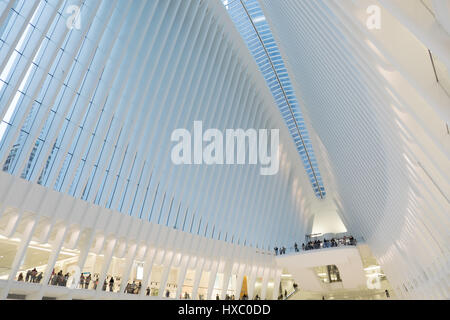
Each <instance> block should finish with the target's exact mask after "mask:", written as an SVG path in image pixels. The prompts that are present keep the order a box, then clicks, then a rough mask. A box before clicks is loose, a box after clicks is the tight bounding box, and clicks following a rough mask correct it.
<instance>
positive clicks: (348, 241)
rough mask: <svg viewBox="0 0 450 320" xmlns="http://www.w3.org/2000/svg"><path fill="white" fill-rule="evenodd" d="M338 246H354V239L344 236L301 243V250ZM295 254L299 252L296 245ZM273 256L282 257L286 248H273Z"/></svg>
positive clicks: (295, 244)
mask: <svg viewBox="0 0 450 320" xmlns="http://www.w3.org/2000/svg"><path fill="white" fill-rule="evenodd" d="M340 246H356V239H355V238H354V237H353V236H344V237H342V238H337V239H335V238H331V239H330V240H327V239H324V240H323V241H322V240H314V241H309V242H307V243H306V245H305V244H304V243H302V250H303V251H306V250H313V249H323V248H332V247H340ZM293 249H294V251H295V252H300V249H299V247H298V244H297V243H294V247H293ZM274 251H275V255H276V256H278V255H283V254H286V247H281V248H278V247H275V248H274Z"/></svg>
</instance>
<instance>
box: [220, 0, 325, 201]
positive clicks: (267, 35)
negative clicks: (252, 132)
mask: <svg viewBox="0 0 450 320" xmlns="http://www.w3.org/2000/svg"><path fill="white" fill-rule="evenodd" d="M223 4H224V6H225V8H226V9H227V10H228V13H229V15H230V17H231V19H232V20H233V22H234V24H235V25H236V28H237V29H238V31H239V33H240V34H241V36H242V37H243V39H244V41H245V42H246V44H247V47H248V48H249V50H250V52H251V54H252V55H253V57H254V58H255V60H256V63H257V65H258V67H259V69H260V71H261V73H262V74H263V76H264V79H265V80H266V82H267V85H268V86H269V89H270V91H271V92H272V95H273V97H274V99H275V102H276V103H277V105H278V108H279V109H280V112H281V115H282V117H283V119H284V120H285V122H286V125H287V127H288V129H289V132H290V134H291V135H292V138H293V139H294V143H295V145H296V147H297V151H298V153H299V154H300V157H301V159H302V162H303V166H304V167H305V170H306V173H307V175H308V178H309V180H310V182H311V184H312V186H313V190H314V193H315V195H316V196H317V197H318V198H321V199H323V198H325V196H326V192H325V188H324V186H323V181H322V176H321V175H320V172H319V168H318V165H317V160H316V157H315V155H314V151H313V147H312V144H311V140H310V136H309V134H308V131H307V129H306V125H305V121H304V118H303V116H302V112H301V110H300V107H299V103H298V100H297V98H296V96H295V93H294V90H293V87H292V83H291V81H290V79H289V75H288V72H287V69H286V67H285V65H284V62H283V59H282V57H281V53H280V51H279V49H278V46H277V45H276V42H275V39H274V38H273V35H272V33H271V31H270V28H269V25H268V23H267V21H266V18H265V16H264V13H263V11H262V9H261V7H260V5H259V3H258V1H257V0H224V1H223Z"/></svg>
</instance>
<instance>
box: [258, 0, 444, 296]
mask: <svg viewBox="0 0 450 320" xmlns="http://www.w3.org/2000/svg"><path fill="white" fill-rule="evenodd" d="M260 2H261V4H262V5H263V7H264V11H265V14H266V16H267V17H268V21H269V24H270V26H271V28H272V31H273V33H274V36H275V38H276V40H277V43H278V45H279V46H280V49H281V51H282V54H283V56H284V58H285V59H286V61H287V66H288V70H289V73H290V74H292V75H293V78H295V82H296V86H297V90H298V95H299V97H300V99H301V100H302V101H303V103H304V106H305V109H306V110H305V113H306V114H307V115H308V118H309V119H310V121H311V125H312V127H314V129H315V132H316V133H317V135H318V137H319V138H320V141H321V142H322V143H323V145H324V148H325V149H324V150H326V152H327V154H326V156H324V159H325V158H326V159H328V161H329V164H327V166H329V168H330V169H331V175H332V178H333V180H334V181H335V184H336V189H335V190H332V193H333V195H332V194H330V196H333V197H334V199H335V203H336V206H337V208H338V210H339V212H340V214H341V215H342V217H343V220H344V221H346V224H347V225H346V227H347V228H348V229H349V231H350V232H351V233H353V234H358V235H361V236H362V237H363V238H364V239H366V240H367V242H368V244H369V245H370V247H371V249H372V251H373V252H374V254H375V256H376V258H377V259H378V261H379V262H380V263H381V266H382V268H383V270H384V271H385V273H386V275H387V276H388V278H389V280H390V282H391V284H392V285H393V287H394V288H395V290H396V292H397V293H398V296H399V297H404V298H449V297H450V283H449V278H448V276H447V271H448V267H449V263H450V255H449V248H450V247H449V245H448V243H449V241H448V240H449V238H448V234H449V233H448V230H449V227H450V216H449V213H450V204H449V197H450V194H449V190H450V172H449V168H450V166H449V153H450V152H449V151H450V139H449V135H448V123H449V120H450V97H449V96H448V95H447V93H446V92H445V88H444V87H443V84H439V83H437V82H436V77H435V73H434V70H433V65H432V62H431V61H430V51H431V52H432V54H433V56H434V57H435V58H436V59H439V60H440V61H442V65H443V66H446V67H447V70H446V72H443V73H442V75H441V76H442V77H443V80H445V79H448V77H449V74H448V70H449V69H448V67H449V65H448V54H449V52H450V35H449V34H448V33H447V32H446V30H445V23H444V24H440V23H439V20H442V19H443V18H442V15H444V14H445V16H446V19H447V20H448V19H449V18H450V16H449V13H448V12H441V13H440V15H439V16H440V18H439V17H438V21H436V20H433V19H434V17H433V15H432V14H431V13H430V11H429V10H428V9H427V8H426V7H425V6H424V5H423V2H421V1H418V0H417V1H401V0H396V1H384V0H380V1H365V0H361V1H337V0H336V1H325V0H319V1H307V0H286V1H282V2H280V1H275V0H261V1H260ZM436 2H438V1H436ZM442 2H445V1H442ZM433 3H434V2H433ZM374 5H375V6H376V7H377V8H379V12H380V17H381V28H380V29H369V28H368V27H367V20H368V19H369V17H370V14H371V13H372V14H373V11H371V10H369V8H370V7H371V6H372V8H373V6H374ZM435 5H436V3H435ZM436 7H439V6H436ZM428 49H429V50H430V51H429V50H428ZM319 156H321V155H319Z"/></svg>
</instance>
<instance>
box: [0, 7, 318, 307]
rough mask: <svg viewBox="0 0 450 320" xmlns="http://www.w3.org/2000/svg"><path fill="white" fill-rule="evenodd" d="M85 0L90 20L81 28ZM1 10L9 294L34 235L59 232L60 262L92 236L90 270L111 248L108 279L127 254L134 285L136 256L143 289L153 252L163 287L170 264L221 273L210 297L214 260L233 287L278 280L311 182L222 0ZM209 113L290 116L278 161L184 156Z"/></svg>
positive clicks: (223, 118) (301, 224) (222, 124)
mask: <svg viewBox="0 0 450 320" xmlns="http://www.w3.org/2000/svg"><path fill="white" fill-rule="evenodd" d="M74 6H76V7H78V8H79V9H80V18H79V22H80V24H79V26H78V25H77V24H75V25H74V26H73V28H69V27H68V25H67V21H69V20H70V18H71V14H72V13H73V11H71V10H70V9H73V8H74ZM0 21H1V23H2V24H1V25H0V32H1V33H0V40H1V42H0V66H1V67H2V70H0V75H2V77H1V79H0V115H1V116H0V169H1V170H2V171H3V172H2V173H1V180H0V186H1V190H2V191H1V193H0V232H1V234H2V235H4V236H6V237H11V236H12V235H14V234H15V232H16V231H17V230H20V238H21V239H22V242H21V245H20V247H19V249H18V252H17V254H16V256H15V258H14V262H13V265H12V267H11V272H10V275H9V276H8V279H7V280H6V282H1V281H0V292H1V297H5V296H6V295H7V294H8V293H9V292H14V290H15V285H16V282H15V281H14V277H15V276H16V274H15V273H16V272H17V271H18V270H19V269H20V263H21V261H22V260H23V258H24V256H25V255H26V248H27V246H28V245H29V244H30V243H31V241H36V242H37V243H41V244H43V243H47V242H49V243H50V246H51V255H50V257H49V261H48V265H54V264H55V263H56V261H57V259H58V255H59V254H60V252H62V250H65V249H67V248H74V247H76V245H77V243H83V246H82V249H81V251H80V255H79V258H78V262H77V264H78V266H79V267H80V268H83V266H84V264H85V263H86V261H87V259H88V256H89V254H98V255H102V256H103V257H104V258H103V265H102V268H101V270H100V271H99V276H100V278H99V283H103V280H104V279H106V277H107V276H108V270H109V269H110V267H111V265H112V261H115V260H114V259H125V262H124V270H125V271H124V274H123V275H122V276H123V282H122V284H121V288H120V290H121V292H123V290H124V286H125V285H126V280H127V277H128V275H129V273H130V271H129V270H130V268H132V266H133V263H134V262H135V261H137V260H138V261H143V263H144V275H143V282H144V284H143V287H145V288H146V285H147V284H148V283H149V282H151V272H152V266H153V265H158V264H161V265H163V266H164V268H166V269H164V271H163V272H162V281H161V283H160V285H161V290H160V293H159V295H160V296H162V294H163V292H164V288H165V284H166V283H167V281H168V277H169V273H170V269H171V268H179V270H180V277H179V279H178V281H179V282H178V283H180V284H182V283H183V281H184V277H185V273H186V270H187V269H189V268H190V269H192V268H194V269H195V268H196V266H198V268H199V270H200V271H199V273H198V274H196V276H195V281H194V284H195V285H194V289H193V294H196V291H197V290H200V289H199V288H198V285H199V281H200V277H201V273H202V272H201V271H202V270H204V271H205V272H210V274H211V278H210V279H209V282H212V285H211V286H210V288H208V292H207V295H208V297H209V298H210V297H211V296H212V294H213V287H214V285H215V283H214V280H215V277H216V274H217V273H220V274H223V275H224V280H223V283H222V284H220V286H222V287H227V286H228V282H227V281H228V279H230V277H231V275H235V276H237V278H238V279H240V282H241V283H242V279H243V277H244V275H246V276H248V279H249V281H248V282H249V292H253V290H254V285H255V283H256V279H258V278H260V277H262V278H263V279H264V280H263V282H262V285H263V287H262V293H264V295H265V292H266V288H267V285H268V282H269V281H270V282H273V281H278V283H279V281H280V274H281V270H279V269H278V268H277V267H276V265H275V262H274V259H273V257H272V255H271V254H269V250H270V252H271V251H273V247H274V246H281V245H282V244H286V245H287V244H290V243H292V244H293V243H294V241H297V242H298V241H300V240H301V239H303V238H304V235H305V233H306V231H307V228H306V226H307V225H308V221H310V220H311V216H312V214H311V209H310V201H309V200H308V199H314V194H313V191H312V190H310V189H311V188H310V186H309V183H308V177H307V176H306V174H305V172H304V170H303V168H302V166H301V163H300V161H299V155H298V153H297V151H296V148H295V144H294V143H293V141H292V139H291V138H290V136H289V132H288V131H287V129H286V127H285V125H284V123H283V119H282V118H281V116H280V114H279V112H278V110H277V107H276V105H275V102H274V100H273V97H272V96H271V94H270V92H269V90H268V88H267V85H266V83H265V81H264V78H263V77H262V75H261V74H260V72H259V71H258V68H257V66H256V64H255V62H254V60H253V58H252V57H251V55H250V53H249V52H248V49H247V48H246V45H245V44H244V42H243V41H242V39H241V37H240V35H239V34H238V32H237V31H236V30H235V28H234V25H233V23H232V22H231V21H230V19H229V17H228V14H227V12H226V10H225V8H224V7H223V6H222V4H221V3H220V1H217V2H216V1H202V0H171V1H167V0H154V1H129V0H114V1H111V0H67V1H63V0H46V1H44V0H42V1H39V0H33V1H28V0H26V1H9V2H7V3H6V2H5V3H3V2H1V5H0ZM78 27H79V28H78ZM3 75H5V76H3ZM197 120H199V121H202V122H203V126H204V130H206V129H209V128H217V129H219V130H222V131H223V132H225V130H226V129H238V128H242V129H244V130H246V129H249V128H254V129H257V130H258V129H280V141H281V145H282V148H281V152H280V159H281V161H280V171H279V174H277V175H274V176H262V175H261V174H260V170H259V169H260V167H259V166H257V165H248V166H242V165H240V166H239V165H223V166H207V165H204V166H200V165H192V166H190V165H182V166H176V165H174V164H173V163H172V161H171V157H170V156H171V150H172V146H173V145H174V144H175V143H173V142H172V141H171V140H170V137H171V133H172V132H173V130H175V129H177V128H186V129H188V130H192V129H193V123H194V121H197ZM247 152H248V150H247ZM247 159H248V155H247ZM19 191H20V192H19ZM3 227H4V228H3ZM48 270H50V269H48ZM49 272H51V270H50V271H47V272H46V273H45V274H44V278H43V282H44V283H47V281H48V279H49V278H50V275H51V273H49ZM238 282H239V281H238ZM195 286H197V287H195ZM251 286H253V287H251ZM179 287H180V288H181V287H182V285H180V286H179ZM276 287H278V286H276ZM11 290H12V291H11ZM46 290H47V286H42V287H41V288H40V289H39V292H36V293H34V294H33V295H31V296H29V297H30V298H33V299H38V298H40V297H42V296H45V294H46ZM179 290H181V289H179ZM144 291H145V290H143V292H144ZM225 293H226V290H223V298H224V295H225ZM74 294H75V296H74ZM90 294H91V293H86V295H87V296H89V295H90ZM102 294H103V292H102V290H101V285H99V287H98V288H97V290H96V292H95V294H94V295H96V297H99V296H102ZM178 294H179V292H178V293H177V296H178ZM82 295H83V297H84V298H86V296H84V295H85V293H83V294H82ZM271 295H272V294H271ZM273 295H275V296H274V297H276V295H277V292H276V290H274V293H273ZM1 297H0V298H1ZM68 297H69V298H70V297H72V298H73V297H76V293H73V292H71V293H70V294H68ZM269 298H272V296H270V297H269Z"/></svg>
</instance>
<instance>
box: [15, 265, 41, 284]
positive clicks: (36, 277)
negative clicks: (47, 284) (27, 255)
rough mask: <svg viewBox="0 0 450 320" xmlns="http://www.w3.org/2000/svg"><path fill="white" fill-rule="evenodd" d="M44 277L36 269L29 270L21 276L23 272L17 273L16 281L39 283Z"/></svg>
mask: <svg viewBox="0 0 450 320" xmlns="http://www.w3.org/2000/svg"><path fill="white" fill-rule="evenodd" d="M43 276H44V274H43V272H38V271H37V270H36V268H34V269H32V270H31V269H30V270H28V271H27V273H26V274H25V277H24V276H23V272H21V273H19V276H18V277H17V281H24V282H31V283H41V280H42V277H43Z"/></svg>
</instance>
